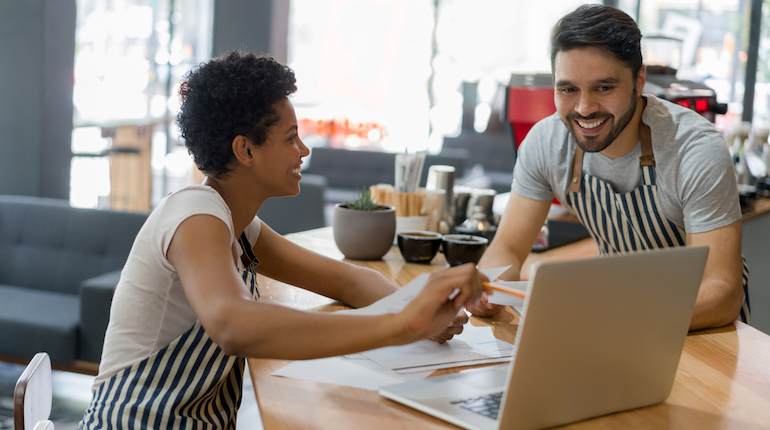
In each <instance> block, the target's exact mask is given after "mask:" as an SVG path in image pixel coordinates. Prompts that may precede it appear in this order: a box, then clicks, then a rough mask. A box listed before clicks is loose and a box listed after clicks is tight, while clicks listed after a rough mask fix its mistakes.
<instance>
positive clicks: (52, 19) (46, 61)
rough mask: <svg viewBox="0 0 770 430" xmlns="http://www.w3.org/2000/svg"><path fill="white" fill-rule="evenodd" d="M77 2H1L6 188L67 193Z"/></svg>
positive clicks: (0, 99) (1, 180)
mask: <svg viewBox="0 0 770 430" xmlns="http://www.w3.org/2000/svg"><path fill="white" fill-rule="evenodd" d="M75 6H76V2H75V0H24V1H11V2H0V53H2V59H3V60H2V61H0V194H20V195H31V196H44V197H57V198H69V181H70V160H71V158H72V151H71V134H72V79H73V78H72V76H73V63H74V54H75V22H76V15H75Z"/></svg>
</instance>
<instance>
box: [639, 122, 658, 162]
mask: <svg viewBox="0 0 770 430" xmlns="http://www.w3.org/2000/svg"><path fill="white" fill-rule="evenodd" d="M650 136H651V133H650V126H649V125H647V124H645V123H643V122H640V123H639V138H640V139H641V141H642V156H641V157H639V166H641V167H645V166H650V167H655V156H654V155H652V138H651V137H650Z"/></svg>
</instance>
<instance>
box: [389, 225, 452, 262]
mask: <svg viewBox="0 0 770 430" xmlns="http://www.w3.org/2000/svg"><path fill="white" fill-rule="evenodd" d="M441 237H442V236H441V235H440V234H439V233H435V232H432V231H423V230H420V231H404V232H401V233H399V234H398V249H399V250H400V251H401V256H402V257H404V260H406V261H408V262H410V263H423V264H430V262H431V260H433V257H435V256H436V253H437V252H438V249H439V247H441Z"/></svg>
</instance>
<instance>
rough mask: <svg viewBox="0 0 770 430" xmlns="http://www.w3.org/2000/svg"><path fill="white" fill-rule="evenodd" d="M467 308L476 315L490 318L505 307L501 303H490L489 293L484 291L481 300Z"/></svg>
mask: <svg viewBox="0 0 770 430" xmlns="http://www.w3.org/2000/svg"><path fill="white" fill-rule="evenodd" d="M467 309H468V311H469V312H470V313H472V314H473V315H474V316H477V317H484V318H488V317H492V316H495V315H497V314H498V313H499V312H500V311H501V310H502V309H503V307H502V306H501V305H496V304H493V303H489V295H488V294H487V293H486V292H484V293H483V294H482V295H481V300H479V302H478V303H477V304H476V305H474V306H470V307H468V308H467Z"/></svg>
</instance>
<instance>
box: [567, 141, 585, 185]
mask: <svg viewBox="0 0 770 430" xmlns="http://www.w3.org/2000/svg"><path fill="white" fill-rule="evenodd" d="M582 178H583V148H581V147H580V146H577V147H576V148H575V161H574V162H573V163H572V176H571V177H570V180H569V191H570V192H573V193H577V192H578V191H580V181H581V180H582Z"/></svg>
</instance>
